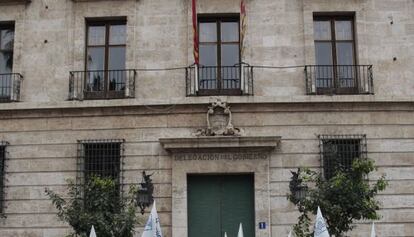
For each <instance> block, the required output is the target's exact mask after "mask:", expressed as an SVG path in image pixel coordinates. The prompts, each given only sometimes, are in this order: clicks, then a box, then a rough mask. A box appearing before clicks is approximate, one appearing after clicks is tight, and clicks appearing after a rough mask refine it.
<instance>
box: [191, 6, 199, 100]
mask: <svg viewBox="0 0 414 237" xmlns="http://www.w3.org/2000/svg"><path fill="white" fill-rule="evenodd" d="M191 3H192V5H191V10H192V11H191V12H192V21H193V45H194V47H193V55H194V80H195V81H194V84H195V88H194V89H195V92H196V93H197V92H198V86H199V85H198V64H199V61H200V57H199V44H198V27H197V26H198V22H197V0H191Z"/></svg>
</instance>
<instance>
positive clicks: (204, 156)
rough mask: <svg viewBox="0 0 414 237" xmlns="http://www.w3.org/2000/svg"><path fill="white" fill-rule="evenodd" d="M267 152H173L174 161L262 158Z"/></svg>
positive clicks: (265, 156) (266, 156)
mask: <svg viewBox="0 0 414 237" xmlns="http://www.w3.org/2000/svg"><path fill="white" fill-rule="evenodd" d="M268 155H269V154H266V153H187V154H175V155H174V160H175V161H191V160H199V161H211V160H230V161H237V160H263V159H267V158H268Z"/></svg>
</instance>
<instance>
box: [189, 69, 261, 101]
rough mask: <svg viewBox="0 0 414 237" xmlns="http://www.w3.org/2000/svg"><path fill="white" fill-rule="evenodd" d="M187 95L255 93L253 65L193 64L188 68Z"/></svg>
mask: <svg viewBox="0 0 414 237" xmlns="http://www.w3.org/2000/svg"><path fill="white" fill-rule="evenodd" d="M186 94H187V96H203V95H253V67H251V66H250V65H248V64H244V63H242V64H237V65H234V66H201V65H193V66H190V67H188V68H187V69H186Z"/></svg>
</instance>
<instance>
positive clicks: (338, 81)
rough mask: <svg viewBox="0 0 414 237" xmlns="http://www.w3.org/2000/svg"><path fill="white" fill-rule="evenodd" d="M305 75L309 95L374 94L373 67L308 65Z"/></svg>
mask: <svg viewBox="0 0 414 237" xmlns="http://www.w3.org/2000/svg"><path fill="white" fill-rule="evenodd" d="M305 75H306V92H307V94H309V95H317V94H373V93H374V85H373V74H372V65H308V66H305Z"/></svg>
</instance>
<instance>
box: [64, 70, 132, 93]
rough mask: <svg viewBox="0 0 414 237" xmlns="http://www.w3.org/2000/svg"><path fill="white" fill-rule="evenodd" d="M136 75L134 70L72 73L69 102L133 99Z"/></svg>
mask: <svg viewBox="0 0 414 237" xmlns="http://www.w3.org/2000/svg"><path fill="white" fill-rule="evenodd" d="M136 75H137V72H136V70H133V69H124V70H92V71H73V72H70V76H69V100H90V99H123V98H133V97H135V78H136Z"/></svg>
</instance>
